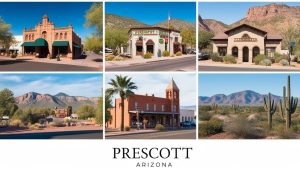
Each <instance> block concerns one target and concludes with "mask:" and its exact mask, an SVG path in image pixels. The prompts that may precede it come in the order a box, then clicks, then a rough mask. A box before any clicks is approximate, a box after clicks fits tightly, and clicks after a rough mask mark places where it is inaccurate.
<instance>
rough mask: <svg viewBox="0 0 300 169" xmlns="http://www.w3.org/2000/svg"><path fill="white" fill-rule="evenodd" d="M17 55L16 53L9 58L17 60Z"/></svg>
mask: <svg viewBox="0 0 300 169" xmlns="http://www.w3.org/2000/svg"><path fill="white" fill-rule="evenodd" d="M17 56H18V54H17V53H13V54H11V55H10V57H11V58H17Z"/></svg>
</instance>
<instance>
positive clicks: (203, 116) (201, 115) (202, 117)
mask: <svg viewBox="0 0 300 169" xmlns="http://www.w3.org/2000/svg"><path fill="white" fill-rule="evenodd" d="M211 117H212V115H211V114H210V113H208V112H207V111H205V112H199V120H202V121H208V120H210V119H211Z"/></svg>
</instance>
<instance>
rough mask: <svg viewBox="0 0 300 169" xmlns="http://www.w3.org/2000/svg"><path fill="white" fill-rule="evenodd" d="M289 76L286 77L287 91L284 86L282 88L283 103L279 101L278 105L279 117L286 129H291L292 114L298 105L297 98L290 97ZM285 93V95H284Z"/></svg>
mask: <svg viewBox="0 0 300 169" xmlns="http://www.w3.org/2000/svg"><path fill="white" fill-rule="evenodd" d="M290 85H291V84H290V76H288V81H287V90H286V88H285V86H284V87H283V98H282V99H283V101H282V100H281V99H280V104H279V111H280V114H281V117H282V118H283V119H285V122H286V129H289V128H290V127H291V121H292V114H294V113H295V111H296V108H297V104H298V98H294V97H291V87H290ZM286 93H287V95H286Z"/></svg>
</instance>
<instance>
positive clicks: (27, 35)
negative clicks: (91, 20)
mask: <svg viewBox="0 0 300 169" xmlns="http://www.w3.org/2000/svg"><path fill="white" fill-rule="evenodd" d="M22 47H23V50H22V52H23V53H22V55H23V56H26V55H27V56H35V57H38V58H47V57H48V58H56V56H57V55H58V54H60V55H62V56H65V57H67V58H69V59H77V58H80V55H81V51H82V46H81V38H80V37H79V36H78V35H77V34H76V33H75V32H74V30H73V27H72V25H69V26H67V27H61V28H57V27H55V25H54V23H53V22H50V21H49V19H48V16H46V15H45V16H43V19H42V22H41V23H39V24H37V25H36V26H35V28H34V29H26V28H25V29H24V30H23V44H22Z"/></svg>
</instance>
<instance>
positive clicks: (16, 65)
mask: <svg viewBox="0 0 300 169" xmlns="http://www.w3.org/2000/svg"><path fill="white" fill-rule="evenodd" d="M99 65H100V64H99ZM100 69H102V68H100V66H99V69H97V68H93V67H85V66H76V65H67V64H54V63H42V62H32V61H28V60H0V71H99V70H100Z"/></svg>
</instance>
